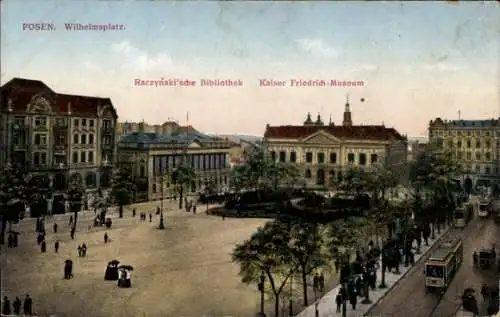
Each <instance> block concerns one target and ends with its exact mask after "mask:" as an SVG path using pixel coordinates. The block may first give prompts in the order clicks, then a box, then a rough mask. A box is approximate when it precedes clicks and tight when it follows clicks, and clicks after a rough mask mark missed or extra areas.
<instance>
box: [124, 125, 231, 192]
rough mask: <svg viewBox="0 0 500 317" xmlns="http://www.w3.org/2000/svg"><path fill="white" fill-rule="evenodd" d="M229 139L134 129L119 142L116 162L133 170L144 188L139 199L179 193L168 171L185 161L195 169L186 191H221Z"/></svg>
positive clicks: (224, 186) (225, 182) (227, 172)
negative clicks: (134, 130)
mask: <svg viewBox="0 0 500 317" xmlns="http://www.w3.org/2000/svg"><path fill="white" fill-rule="evenodd" d="M230 147H231V145H230V142H228V141H226V140H223V139H219V138H214V137H210V136H208V135H204V134H202V133H199V132H186V133H167V134H157V133H146V132H134V133H130V134H127V135H125V136H123V137H121V138H120V141H119V142H118V164H119V165H120V166H123V165H127V166H130V167H131V169H132V173H133V176H134V178H136V179H139V180H140V181H139V183H144V184H147V188H144V189H143V192H141V193H138V194H139V195H141V198H139V199H146V198H147V199H148V200H157V199H161V198H162V197H163V198H165V199H166V198H172V197H174V196H178V194H177V193H176V191H175V187H174V185H173V184H172V183H171V181H170V180H169V175H170V174H171V172H172V171H173V170H174V169H175V168H176V167H178V166H179V164H180V163H181V162H182V161H183V160H185V161H187V162H189V163H188V164H190V165H191V167H192V168H193V169H194V170H195V172H196V179H194V180H193V182H192V183H191V186H188V187H189V188H187V189H186V193H187V194H190V193H198V192H202V191H204V190H205V188H208V187H210V189H211V190H215V191H217V192H222V191H224V190H227V186H228V184H229V176H230V168H229V150H230Z"/></svg>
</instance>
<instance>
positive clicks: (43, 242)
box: [40, 240, 47, 253]
mask: <svg viewBox="0 0 500 317" xmlns="http://www.w3.org/2000/svg"><path fill="white" fill-rule="evenodd" d="M40 251H42V253H45V252H46V251H47V242H45V240H43V241H42V244H41V245H40Z"/></svg>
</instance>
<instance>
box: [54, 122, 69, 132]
mask: <svg viewBox="0 0 500 317" xmlns="http://www.w3.org/2000/svg"><path fill="white" fill-rule="evenodd" d="M53 128H54V130H66V129H68V124H67V123H55V124H54V126H53Z"/></svg>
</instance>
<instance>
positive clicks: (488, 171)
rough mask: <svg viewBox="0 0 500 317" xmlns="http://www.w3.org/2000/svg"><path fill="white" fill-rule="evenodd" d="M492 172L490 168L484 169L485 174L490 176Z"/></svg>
mask: <svg viewBox="0 0 500 317" xmlns="http://www.w3.org/2000/svg"><path fill="white" fill-rule="evenodd" d="M490 172H491V171H490V167H489V166H486V167H485V168H484V173H485V174H490Z"/></svg>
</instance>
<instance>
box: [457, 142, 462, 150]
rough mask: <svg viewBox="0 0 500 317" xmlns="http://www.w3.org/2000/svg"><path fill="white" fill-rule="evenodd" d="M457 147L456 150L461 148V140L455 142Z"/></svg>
mask: <svg viewBox="0 0 500 317" xmlns="http://www.w3.org/2000/svg"><path fill="white" fill-rule="evenodd" d="M457 147H458V148H461V147H462V140H458V141H457Z"/></svg>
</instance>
